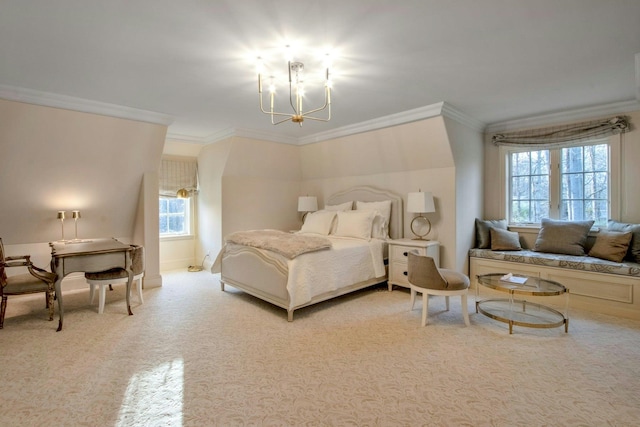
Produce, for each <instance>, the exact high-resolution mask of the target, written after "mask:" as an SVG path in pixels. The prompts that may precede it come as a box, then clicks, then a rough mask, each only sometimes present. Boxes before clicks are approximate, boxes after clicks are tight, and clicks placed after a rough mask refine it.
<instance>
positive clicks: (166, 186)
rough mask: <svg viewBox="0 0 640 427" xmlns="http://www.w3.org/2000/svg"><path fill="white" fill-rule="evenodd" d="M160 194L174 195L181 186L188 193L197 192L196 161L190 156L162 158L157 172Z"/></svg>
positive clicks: (165, 195)
mask: <svg viewBox="0 0 640 427" xmlns="http://www.w3.org/2000/svg"><path fill="white" fill-rule="evenodd" d="M159 181H160V182H159V187H160V195H161V196H164V197H176V192H177V191H178V190H180V189H181V188H184V189H186V190H187V191H188V192H189V194H197V191H198V163H197V161H196V159H191V158H183V159H176V158H163V159H162V163H161V165H160V172H159Z"/></svg>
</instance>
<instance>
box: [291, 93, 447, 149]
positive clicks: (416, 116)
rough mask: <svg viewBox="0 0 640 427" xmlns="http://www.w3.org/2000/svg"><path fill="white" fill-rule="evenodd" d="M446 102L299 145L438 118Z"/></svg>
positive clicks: (316, 136)
mask: <svg viewBox="0 0 640 427" xmlns="http://www.w3.org/2000/svg"><path fill="white" fill-rule="evenodd" d="M443 105H444V102H438V103H437V104H431V105H427V106H425V107H420V108H414V109H413V110H408V111H404V112H401V113H396V114H391V115H388V116H384V117H379V118H377V119H372V120H367V121H364V122H360V123H356V124H353V125H348V126H343V127H340V128H337V129H332V130H329V131H326V132H320V133H316V134H313V135H309V136H305V137H302V138H299V139H298V144H299V145H306V144H312V143H314V142H321V141H326V140H328V139H336V138H341V137H344V136H349V135H355V134H358V133H364V132H370V131H373V130H378V129H383V128H387V127H391V126H397V125H401V124H404V123H410V122H415V121H417V120H423V119H428V118H430V117H437V116H439V115H441V114H442V107H443Z"/></svg>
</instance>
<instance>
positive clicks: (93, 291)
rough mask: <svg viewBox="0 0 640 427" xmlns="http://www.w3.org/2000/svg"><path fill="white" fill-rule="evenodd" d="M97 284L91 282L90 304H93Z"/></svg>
mask: <svg viewBox="0 0 640 427" xmlns="http://www.w3.org/2000/svg"><path fill="white" fill-rule="evenodd" d="M95 291H96V285H94V284H93V283H89V305H91V304H93V297H94V296H95Z"/></svg>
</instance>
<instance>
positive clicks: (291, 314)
mask: <svg viewBox="0 0 640 427" xmlns="http://www.w3.org/2000/svg"><path fill="white" fill-rule="evenodd" d="M287 321H289V322H293V310H287Z"/></svg>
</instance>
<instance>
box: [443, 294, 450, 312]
mask: <svg viewBox="0 0 640 427" xmlns="http://www.w3.org/2000/svg"><path fill="white" fill-rule="evenodd" d="M444 302H445V304H446V305H447V311H449V297H444Z"/></svg>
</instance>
